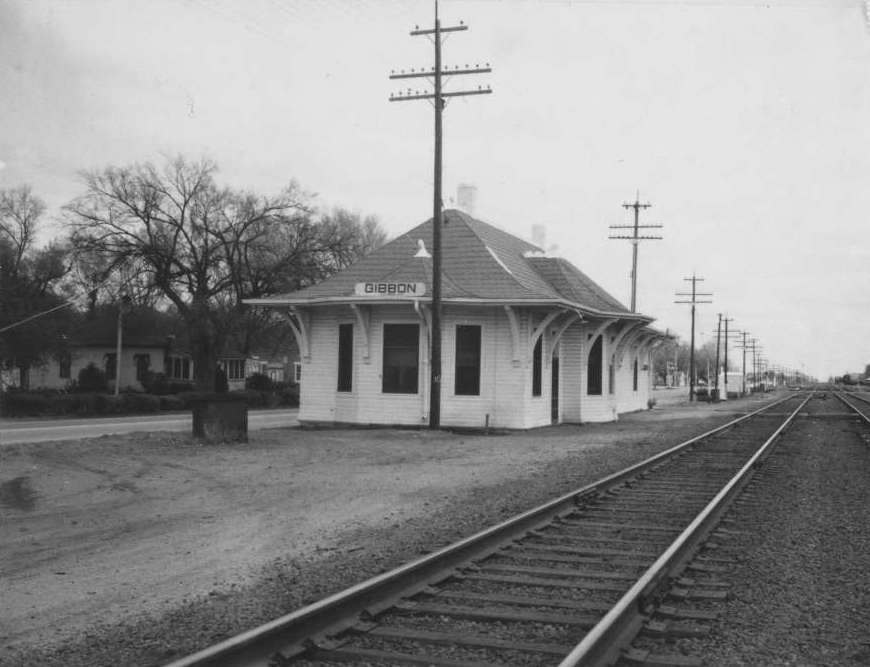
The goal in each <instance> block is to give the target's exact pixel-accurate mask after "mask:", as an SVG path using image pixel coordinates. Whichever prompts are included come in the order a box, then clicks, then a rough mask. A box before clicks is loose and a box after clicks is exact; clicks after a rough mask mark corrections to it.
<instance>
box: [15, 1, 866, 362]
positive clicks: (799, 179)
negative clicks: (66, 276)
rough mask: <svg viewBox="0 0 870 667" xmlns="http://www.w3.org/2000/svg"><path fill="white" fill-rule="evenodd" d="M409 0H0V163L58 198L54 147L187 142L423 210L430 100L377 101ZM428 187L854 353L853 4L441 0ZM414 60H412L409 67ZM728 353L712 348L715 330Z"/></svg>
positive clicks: (137, 154)
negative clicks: (437, 129)
mask: <svg viewBox="0 0 870 667" xmlns="http://www.w3.org/2000/svg"><path fill="white" fill-rule="evenodd" d="M432 14H433V7H432V2H431V1H430V0H425V1H422V0H421V1H418V0H407V1H401V2H400V1H398V0H346V1H339V0H150V1H149V2H139V1H136V0H57V1H54V2H52V1H48V0H27V1H25V0H18V1H14V0H0V90H2V103H0V187H10V186H14V185H18V184H21V183H29V184H30V185H31V186H32V187H33V188H34V190H35V192H36V193H37V194H38V195H39V196H41V197H42V198H43V199H45V200H46V201H47V202H48V203H49V205H50V208H51V212H52V215H53V216H56V215H57V214H58V212H59V207H60V206H62V205H63V204H64V203H65V202H67V201H68V200H69V199H71V198H72V197H74V196H75V195H77V194H78V193H80V192H81V191H82V186H81V182H80V181H79V179H78V176H77V172H79V171H80V170H82V169H94V168H100V167H104V166H107V165H109V164H117V165H122V164H128V163H131V162H134V161H144V160H160V159H161V155H164V154H175V153H183V154H185V155H188V156H190V157H194V158H198V157H201V156H208V157H212V158H214V159H215V160H216V161H217V162H218V163H219V165H220V167H221V174H220V178H221V180H222V181H223V182H224V183H226V184H228V185H233V186H236V187H242V188H248V189H252V190H255V191H259V192H262V193H264V194H273V193H277V192H278V190H280V188H281V187H282V186H283V185H284V184H286V183H287V182H288V181H289V180H290V179H296V180H298V181H299V182H300V183H301V185H302V186H303V187H304V188H306V189H307V190H309V191H312V192H314V193H317V201H318V202H319V203H320V204H321V205H323V206H332V205H341V206H344V207H347V208H350V209H354V210H358V211H359V212H361V213H364V214H374V215H376V216H377V217H378V218H379V220H380V221H381V224H382V225H383V227H384V228H385V229H386V230H387V232H388V233H389V234H390V235H391V236H396V235H398V234H400V233H402V232H404V231H407V230H408V229H410V228H411V227H413V226H415V225H417V224H419V223H420V222H422V221H424V220H425V219H427V218H428V217H429V216H431V197H432V190H431V188H432V150H433V149H432V139H433V138H432V125H433V123H432V119H433V113H432V108H431V106H430V105H429V104H428V103H427V102H400V103H391V102H389V101H388V98H389V94H390V93H391V92H393V91H397V90H399V89H400V88H401V86H399V85H396V83H394V82H392V81H390V80H389V79H388V75H389V73H390V70H392V69H410V68H412V67H413V68H422V67H427V66H431V65H432V58H433V49H432V45H431V42H430V41H429V40H428V39H427V38H425V37H411V36H410V35H409V34H408V32H409V30H412V29H413V28H414V26H415V25H420V26H421V27H430V26H431V24H432ZM441 17H442V25H455V24H458V23H459V21H464V22H465V23H466V24H467V25H469V26H470V29H469V30H468V31H467V32H458V33H454V34H452V35H451V36H450V37H449V38H448V39H447V41H446V43H445V46H444V65H445V66H447V67H452V66H453V65H465V64H466V63H467V64H470V65H473V64H476V63H480V64H483V63H485V62H489V63H491V65H492V67H493V72H492V74H489V75H486V76H480V77H472V76H465V77H454V78H453V79H452V80H450V81H449V82H448V83H447V89H448V90H460V89H463V88H465V87H472V88H477V86H478V85H481V84H483V85H491V86H492V89H493V94H492V95H480V96H471V97H464V98H457V99H454V100H452V101H451V102H450V103H449V104H448V106H447V109H446V113H445V121H444V130H445V141H444V160H445V169H444V184H445V188H444V196H445V202H446V204H447V205H448V206H451V205H452V202H451V199H453V198H454V197H455V191H456V187H457V185H458V184H460V183H469V184H473V185H474V186H476V188H477V191H478V198H477V205H476V211H475V213H476V215H477V217H480V218H481V219H483V220H486V221H487V222H490V223H492V224H495V225H496V226H498V227H501V228H502V229H504V230H506V231H508V232H511V233H513V234H516V235H518V236H522V237H524V238H530V237H531V234H532V231H531V230H532V225H545V226H546V230H547V243H548V245H555V246H557V247H558V250H557V251H556V252H558V253H559V254H561V255H562V256H564V257H566V258H567V259H569V260H570V261H572V262H573V263H574V264H576V265H577V266H578V267H579V268H580V269H582V270H583V271H585V272H586V273H587V274H589V275H590V276H591V277H592V278H593V279H595V280H596V281H598V282H599V283H600V284H601V285H602V286H604V287H605V289H607V290H608V291H610V292H611V293H612V294H613V295H614V296H616V297H617V298H618V299H620V300H621V301H623V303H626V304H628V303H629V301H630V279H629V271H630V267H631V246H630V245H629V244H628V242H626V241H614V240H608V239H607V236H608V233H609V230H608V225H612V224H628V223H630V222H631V216H630V213H629V212H626V211H625V210H624V209H623V208H622V204H623V202H627V201H631V200H633V199H634V196H635V193H636V192H637V191H638V190H639V191H640V197H641V200H643V201H648V202H650V203H651V204H652V207H651V208H650V209H648V210H647V211H645V212H643V213H642V218H641V222H648V223H661V224H663V225H664V229H663V230H662V235H663V236H664V240H661V241H647V242H645V243H643V244H642V245H641V246H640V259H639V270H638V282H639V287H638V310H640V311H641V312H643V313H646V314H649V315H651V316H653V317H655V318H656V319H657V324H656V326H658V327H659V328H661V329H669V330H670V331H672V332H675V333H677V334H679V335H681V336H682V337H684V338H686V339H687V338H688V335H689V309H688V306H686V305H679V304H674V303H673V301H674V300H675V299H676V298H677V297H675V296H674V293H675V292H676V291H682V290H684V288H686V287H688V286H689V283H687V282H684V281H683V279H684V278H686V277H689V276H691V275H692V274H693V272H696V273H697V275H699V276H702V277H703V278H705V279H706V280H705V282H704V283H701V286H702V288H703V289H704V291H709V292H713V293H714V296H713V297H712V298H713V301H714V303H713V304H710V305H702V306H699V318H698V324H697V330H698V331H699V332H701V333H702V334H703V337H700V338H699V340H698V344H699V345H700V344H702V343H703V342H704V341H705V340H707V339H709V336H711V335H713V336H715V329H716V319H717V318H716V314H717V313H719V312H721V313H724V314H727V315H728V316H729V317H732V318H734V322H733V323H732V325H731V326H732V327H734V328H740V329H746V330H748V331H749V332H751V334H752V335H753V336H755V337H757V338H758V339H759V340H760V342H761V344H762V345H763V346H764V350H765V355H766V356H767V357H768V358H769V360H770V362H771V363H775V364H780V365H785V366H791V367H795V368H801V367H802V366H803V367H804V368H805V369H806V371H807V372H810V373H813V374H816V375H819V376H822V377H827V375H828V374H841V373H843V372H846V371H853V372H856V371H861V370H863V368H864V365H865V364H867V363H870V187H868V183H870V132H868V123H870V22H868V19H867V16H866V13H865V7H864V3H862V2H860V1H857V0H856V1H852V0H823V1H822V0H767V1H759V2H755V1H750V0H721V1H718V0H629V1H620V0H606V1H605V0H600V1H592V2H590V1H586V2H584V1H582V0H580V1H573V2H568V1H539V2H520V1H502V2H499V1H496V0H488V1H487V0H479V1H474V0H463V1H450V0H442V2H441ZM425 85H426V84H424V83H422V82H420V83H418V85H417V86H416V87H420V88H422V87H424V86H425ZM732 354H735V352H732Z"/></svg>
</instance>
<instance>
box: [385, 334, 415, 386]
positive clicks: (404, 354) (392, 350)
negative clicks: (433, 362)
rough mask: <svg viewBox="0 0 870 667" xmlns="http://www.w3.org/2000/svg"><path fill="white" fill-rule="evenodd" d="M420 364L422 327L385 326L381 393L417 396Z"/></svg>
mask: <svg viewBox="0 0 870 667" xmlns="http://www.w3.org/2000/svg"><path fill="white" fill-rule="evenodd" d="M419 363H420V326H419V325H418V324H385V325H384V368H383V376H382V378H383V379H382V384H381V391H383V392H384V393H385V394H416V393H417V391H418V387H417V385H418V382H417V372H418V367H419Z"/></svg>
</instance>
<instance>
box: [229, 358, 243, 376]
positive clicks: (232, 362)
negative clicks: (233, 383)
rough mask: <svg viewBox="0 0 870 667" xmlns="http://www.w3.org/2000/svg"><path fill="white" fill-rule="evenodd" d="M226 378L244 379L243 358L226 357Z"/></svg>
mask: <svg viewBox="0 0 870 667" xmlns="http://www.w3.org/2000/svg"><path fill="white" fill-rule="evenodd" d="M226 365H227V380H244V379H245V360H244V359H227V360H226Z"/></svg>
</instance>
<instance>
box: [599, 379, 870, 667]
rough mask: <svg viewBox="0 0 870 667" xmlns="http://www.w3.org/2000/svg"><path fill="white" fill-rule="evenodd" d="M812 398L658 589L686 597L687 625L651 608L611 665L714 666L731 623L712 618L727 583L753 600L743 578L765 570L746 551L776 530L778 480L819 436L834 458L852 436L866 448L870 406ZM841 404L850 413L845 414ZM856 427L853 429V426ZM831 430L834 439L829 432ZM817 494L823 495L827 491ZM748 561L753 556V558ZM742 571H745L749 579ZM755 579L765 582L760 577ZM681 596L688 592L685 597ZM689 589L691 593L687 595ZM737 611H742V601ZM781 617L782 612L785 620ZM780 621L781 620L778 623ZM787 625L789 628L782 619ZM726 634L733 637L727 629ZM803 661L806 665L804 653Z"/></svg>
mask: <svg viewBox="0 0 870 667" xmlns="http://www.w3.org/2000/svg"><path fill="white" fill-rule="evenodd" d="M850 398H857V399H859V401H863V402H859V401H856V402H853V401H852V400H850ZM814 399H815V400H813V401H812V402H810V403H808V404H806V405H804V406H802V408H801V410H800V413H799V414H800V416H801V417H806V419H802V420H800V421H798V422H796V423H795V426H794V428H793V429H791V430H790V431H789V433H788V435H787V436H786V437H785V438H782V439H781V441H780V444H779V446H777V448H776V450H775V451H774V452H773V453H772V455H771V456H770V457H769V459H768V460H767V461H766V462H765V465H764V467H763V469H761V470H760V471H759V474H757V475H754V476H753V477H752V479H751V480H749V481H748V482H747V483H746V484H745V490H744V491H742V492H741V494H740V496H739V497H738V498H737V499H736V500H735V502H734V503H732V505H731V507H730V508H728V510H727V512H726V513H725V514H724V517H723V518H722V520H721V521H720V522H718V524H717V526H716V527H715V529H714V530H713V531H711V533H710V536H709V538H708V539H707V540H706V541H704V542H702V543H701V544H700V545H699V548H698V549H697V550H696V551H695V556H694V557H693V558H692V560H691V561H690V562H689V563H688V564H687V567H686V568H685V573H686V576H685V577H681V578H680V579H678V580H672V581H671V582H670V587H669V588H668V589H666V590H663V591H662V594H661V595H660V598H659V599H660V601H664V603H667V601H670V600H674V599H683V600H685V603H684V607H683V609H682V612H683V614H684V618H686V619H687V622H686V623H684V624H682V625H681V626H678V627H670V628H669V627H667V626H666V623H663V622H662V619H663V617H665V618H666V617H667V614H664V615H662V614H661V613H660V609H662V607H658V608H652V607H651V608H649V609H648V610H647V614H646V616H647V621H646V622H645V624H644V630H643V631H642V632H641V633H639V635H637V636H636V637H635V640H634V641H632V643H631V646H630V647H629V648H628V649H627V650H625V651H623V652H622V654H621V656H620V659H619V660H618V662H617V663H616V665H617V666H618V667H637V665H664V664H667V665H673V666H676V665H681V666H683V667H689V666H692V667H700V666H701V665H707V664H716V663H717V658H716V657H713V658H712V661H711V655H712V656H717V655H718V656H721V654H722V648H721V642H722V641H723V640H722V635H723V634H725V635H727V632H722V631H723V630H726V628H723V625H724V626H727V624H728V623H729V620H727V619H725V620H719V622H718V623H711V622H713V621H716V620H717V619H718V617H719V614H720V612H721V611H725V610H726V609H727V607H726V597H727V596H728V593H729V591H730V589H731V587H732V579H736V580H737V582H739V583H738V587H739V586H741V585H742V587H743V588H742V592H741V591H739V590H738V593H737V594H738V596H740V597H741V602H742V603H743V604H745V603H746V600H747V599H751V595H749V596H748V593H747V581H746V580H747V578H748V579H749V580H750V581H752V578H753V576H756V577H757V576H758V575H757V574H755V573H757V572H759V571H760V572H762V573H763V572H764V570H763V567H764V565H763V563H762V564H759V563H755V562H753V561H752V560H749V561H746V559H747V557H748V556H747V552H749V553H751V552H752V548H753V547H754V546H755V545H756V543H757V542H759V541H763V537H762V534H761V533H762V531H766V530H774V527H772V526H771V525H770V520H771V519H770V518H769V517H770V515H771V511H772V510H775V509H776V504H777V503H778V500H777V499H780V500H779V502H781V499H782V497H783V496H782V495H781V494H783V493H788V492H787V491H785V490H782V489H777V486H779V485H782V484H783V483H784V481H785V482H786V483H788V480H789V478H790V476H791V479H792V480H794V479H795V478H796V477H799V476H800V475H801V472H800V470H801V468H800V461H799V459H804V458H806V452H807V448H808V447H809V448H816V447H817V446H818V441H819V440H818V439H819V436H820V434H821V440H822V442H824V443H825V447H830V448H831V454H830V456H831V457H832V458H836V457H837V456H842V453H838V452H836V451H835V450H836V449H837V448H847V447H848V443H849V441H850V436H851V437H852V438H854V437H855V435H858V437H860V438H861V439H863V442H864V444H865V445H866V446H867V447H868V449H870V429H868V427H870V401H868V400H866V399H862V398H861V397H860V396H857V397H851V396H850V395H848V394H847V393H844V392H842V391H826V392H815V394H814ZM844 406H846V407H847V408H848V410H845V411H844V410H843V407H844ZM856 423H857V424H858V426H855V424H856ZM850 424H852V425H851V426H850ZM834 433H837V435H836V436H835V435H833V434H834ZM814 437H815V438H816V440H815V441H814V440H813V438H814ZM851 451H852V454H851V455H852V456H854V455H855V454H856V452H855V450H854V449H852V450H851ZM817 463H818V462H817ZM804 474H806V471H804ZM826 483H827V484H830V485H832V486H834V485H836V484H837V480H836V479H834V478H831V479H826ZM792 484H794V482H792ZM789 486H791V484H789ZM823 493H824V494H826V495H827V494H830V493H833V491H825V492H823ZM786 497H787V496H786ZM802 499H803V498H802ZM774 520H775V519H774ZM770 549H771V547H770V546H769V545H768V546H767V547H766V551H765V548H762V550H761V552H762V555H765V554H766V555H767V556H768V557H770V558H772V559H774V560H778V561H785V560H787V559H788V555H789V553H790V552H791V546H789V545H788V544H787V543H784V544H783V545H782V553H777V552H776V551H774V552H773V553H774V554H775V555H771V552H770ZM749 558H750V559H751V556H749ZM762 560H763V559H762ZM744 562H751V563H752V565H751V567H748V568H747V567H746V566H745V565H744ZM741 570H742V572H741ZM747 570H748V571H750V572H751V573H750V574H747ZM760 576H762V577H764V575H763V574H762V575H760ZM798 588H800V584H798ZM687 589H688V590H687ZM687 592H689V593H690V594H688V595H687ZM691 592H694V593H695V594H694V595H692V594H691ZM736 608H737V609H740V602H738V604H737V605H736ZM787 614H788V612H786V616H787ZM726 616H727V614H726ZM730 616H731V619H730V622H731V623H733V622H734V620H735V618H734V617H735V616H736V617H738V618H739V621H742V620H743V615H742V614H741V613H740V612H739V611H738V612H735V611H734V609H731V610H730ZM739 621H738V622H739ZM774 622H776V621H775V620H771V623H774ZM779 622H780V623H783V622H784V621H783V620H782V619H779ZM785 623H786V624H787V621H786V622H785ZM738 627H739V626H738ZM714 628H715V629H717V630H719V631H720V632H719V633H718V636H716V635H715V634H712V635H711V633H710V630H711V629H714ZM731 634H732V636H733V634H734V633H733V631H732V633H731ZM742 639H744V640H746V641H750V642H751V641H757V640H753V638H750V637H745V636H744V637H742ZM724 641H725V642H727V641H728V640H727V639H726V640H724ZM726 646H727V644H726ZM726 652H727V651H726ZM770 657H771V656H767V658H770ZM802 657H803V658H804V659H806V660H809V661H812V660H811V659H810V658H808V657H807V656H805V655H804V656H802ZM745 659H746V655H745V654H742V655H740V656H738V657H736V658H735V660H736V662H740V661H741V660H745ZM785 661H786V662H788V659H787V658H786V659H785ZM834 661H836V659H835V658H834V659H832V661H831V662H830V663H829V664H834ZM777 664H780V663H777ZM807 664H809V662H807ZM813 664H815V663H813Z"/></svg>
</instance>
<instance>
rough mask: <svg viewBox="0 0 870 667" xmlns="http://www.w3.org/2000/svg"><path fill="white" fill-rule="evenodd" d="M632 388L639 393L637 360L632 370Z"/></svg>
mask: <svg viewBox="0 0 870 667" xmlns="http://www.w3.org/2000/svg"><path fill="white" fill-rule="evenodd" d="M632 388H633V389H634V391H637V359H636V358H635V360H634V368H633V369H632Z"/></svg>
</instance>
